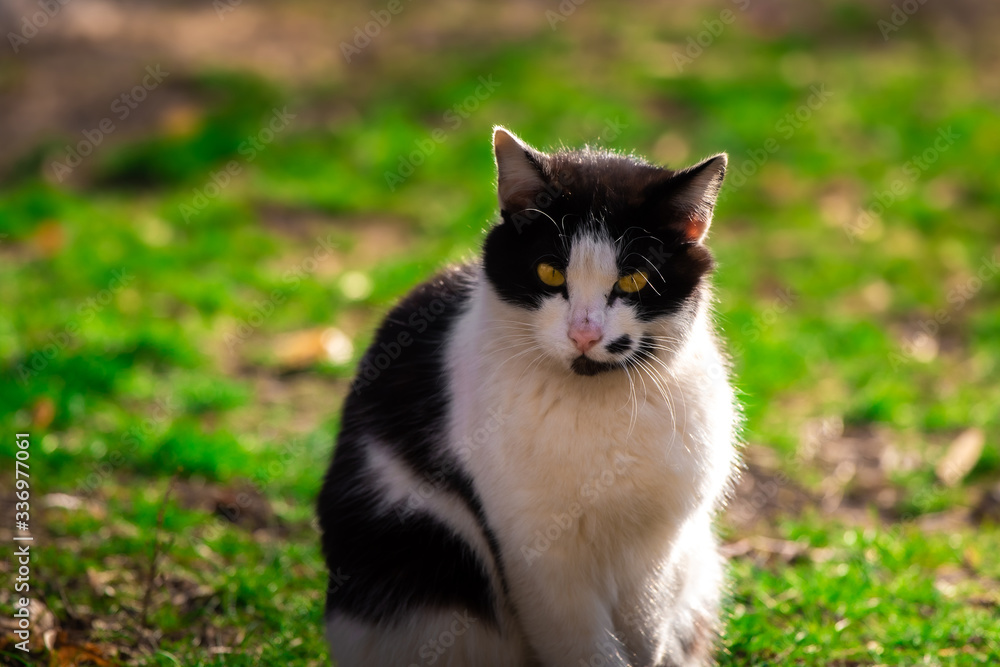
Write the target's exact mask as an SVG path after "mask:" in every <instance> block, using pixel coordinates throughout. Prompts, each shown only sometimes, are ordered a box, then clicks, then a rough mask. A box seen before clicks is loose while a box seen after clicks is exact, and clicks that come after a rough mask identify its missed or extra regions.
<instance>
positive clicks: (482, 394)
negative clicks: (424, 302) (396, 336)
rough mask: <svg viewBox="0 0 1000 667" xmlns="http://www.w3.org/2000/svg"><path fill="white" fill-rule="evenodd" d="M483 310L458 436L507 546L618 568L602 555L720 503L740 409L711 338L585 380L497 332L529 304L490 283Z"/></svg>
mask: <svg viewBox="0 0 1000 667" xmlns="http://www.w3.org/2000/svg"><path fill="white" fill-rule="evenodd" d="M473 303H474V304H475V305H473V306H472V309H471V310H470V311H469V312H467V313H466V314H465V315H464V316H463V318H462V320H461V321H460V324H459V326H458V327H457V331H456V333H455V336H454V338H453V340H452V346H451V350H452V354H453V356H452V357H451V359H450V360H449V367H450V372H451V386H452V387H453V391H454V394H453V396H452V420H451V425H450V432H451V439H450V440H451V443H452V444H453V446H455V447H456V448H457V450H458V454H459V456H460V457H461V458H462V460H463V462H464V464H465V465H466V466H467V467H468V469H469V471H470V472H471V473H472V476H473V478H474V479H475V480H476V486H477V488H478V490H479V492H480V493H481V494H482V496H483V501H484V504H485V506H486V509H487V513H488V514H489V515H490V518H491V520H493V521H495V522H496V523H497V526H496V528H497V529H498V530H499V531H500V532H501V533H505V534H503V535H502V538H501V542H505V541H506V542H508V543H510V542H511V541H512V544H513V545H516V546H517V547H518V549H517V551H519V552H520V555H521V556H522V557H525V558H528V559H530V558H531V555H530V554H534V553H535V552H534V551H532V549H533V548H534V547H535V546H536V545H538V544H547V547H546V552H549V551H550V550H551V552H552V554H559V557H561V558H573V557H574V555H573V554H574V552H577V551H581V550H582V551H583V552H591V553H592V555H593V556H595V557H598V558H599V559H600V560H606V559H608V558H611V559H612V560H613V555H612V554H611V553H603V554H602V553H594V552H595V551H596V552H607V551H609V550H610V551H617V550H621V549H626V550H627V549H629V548H632V547H633V546H637V545H636V544H635V543H636V542H642V541H648V540H658V541H659V540H663V539H666V538H669V536H670V535H671V534H673V533H674V532H676V531H677V530H679V528H680V527H681V526H682V524H683V523H684V521H685V520H686V518H687V517H688V516H689V515H691V514H693V513H695V512H697V511H698V510H699V509H705V510H710V509H711V508H712V507H713V506H714V505H715V504H716V503H717V502H718V500H719V495H720V494H721V493H722V492H723V490H724V487H725V484H726V480H727V479H728V477H729V471H730V468H731V464H732V460H733V458H734V449H733V446H732V438H733V421H734V412H733V403H732V392H731V390H730V389H729V386H728V384H727V383H726V382H725V374H724V372H723V363H722V360H721V357H720V356H719V355H718V352H717V351H716V350H715V347H714V344H713V343H712V339H711V337H710V336H709V334H708V332H707V331H705V332H703V333H695V334H693V335H692V336H691V337H690V340H689V342H688V344H687V346H686V347H685V348H684V349H683V350H682V351H681V352H680V353H677V354H675V355H674V357H673V358H672V359H670V360H669V361H666V362H664V363H663V365H661V366H656V367H653V366H652V365H651V366H650V367H649V368H648V369H646V370H638V369H635V368H633V369H632V370H631V371H630V372H629V373H625V372H609V373H603V374H601V375H598V376H594V377H582V376H577V375H574V374H573V373H572V372H571V371H570V370H568V369H566V368H565V367H564V366H560V364H559V363H558V361H553V360H548V359H546V358H544V356H542V355H543V352H542V350H541V349H539V350H533V349H531V346H530V344H527V343H525V344H523V345H511V344H510V340H511V337H510V336H508V335H503V333H502V332H503V331H505V329H504V327H491V326H489V323H491V322H496V321H498V320H503V321H505V322H507V323H508V324H507V325H506V326H516V324H515V323H513V322H512V318H515V317H517V316H518V309H514V308H509V307H506V306H505V305H504V304H502V303H500V302H499V301H498V300H497V299H496V298H495V297H494V296H492V295H491V294H490V292H489V290H488V289H487V288H481V289H480V294H478V295H477V298H476V299H473ZM653 371H655V375H653V374H652V373H653ZM539 536H541V538H540V537H539ZM503 538H507V539H506V540H505V539H503ZM507 547H508V550H509V547H510V544H508V545H507ZM521 547H525V548H521ZM536 551H537V549H536ZM526 554H527V555H526ZM581 557H584V555H583V554H581ZM515 558H516V557H515Z"/></svg>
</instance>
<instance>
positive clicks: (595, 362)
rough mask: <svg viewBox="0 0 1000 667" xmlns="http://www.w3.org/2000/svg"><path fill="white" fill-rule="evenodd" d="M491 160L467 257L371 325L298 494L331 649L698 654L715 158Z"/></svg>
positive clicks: (714, 376)
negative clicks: (335, 423)
mask: <svg viewBox="0 0 1000 667" xmlns="http://www.w3.org/2000/svg"><path fill="white" fill-rule="evenodd" d="M493 146H494V150H495V153H496V160H497V169H498V173H499V176H498V194H499V198H500V213H501V218H502V219H501V221H500V222H499V223H497V224H496V225H494V226H493V227H492V228H491V229H490V230H489V232H488V234H487V236H486V240H485V243H484V246H483V252H482V258H481V260H480V261H477V262H474V263H471V264H467V265H464V266H459V267H455V268H451V269H448V270H446V271H444V272H442V273H440V274H439V275H437V276H435V277H434V278H432V279H431V280H429V281H428V282H426V283H424V284H422V285H420V286H418V287H417V288H416V289H414V290H413V291H412V292H411V293H410V294H409V295H408V296H407V297H406V298H405V299H403V301H402V302H401V303H400V304H399V305H398V306H396V307H395V308H394V309H393V310H392V312H390V313H389V315H388V316H387V317H386V319H385V321H384V322H383V324H382V326H381V328H380V329H379V330H378V333H377V335H376V338H375V341H374V342H373V343H372V345H371V347H370V348H369V350H368V351H367V353H366V355H365V357H364V360H363V361H362V364H361V368H360V370H359V372H358V376H357V377H356V378H355V380H354V383H353V386H352V391H351V393H350V394H349V396H348V398H347V400H346V402H345V405H344V410H343V419H342V422H341V430H340V435H339V438H338V441H337V447H336V451H335V454H334V457H333V462H332V464H331V466H330V469H329V471H328V472H327V475H326V479H325V481H324V484H323V489H322V491H321V493H320V497H319V502H318V509H319V519H320V525H321V528H322V531H323V537H322V539H323V550H324V553H325V555H326V560H327V564H328V566H329V569H330V585H329V587H328V589H327V601H326V634H327V638H328V640H329V644H330V650H331V654H332V657H333V658H334V660H335V661H336V664H338V665H340V667H381V666H384V667H411V666H413V665H465V666H479V665H482V666H484V667H485V666H496V667H515V666H517V667H520V666H528V665H545V666H557V665H566V666H572V667H580V666H585V667H586V666H596V665H616V666H618V665H631V666H633V667H640V666H641V667H646V666H649V665H678V666H680V665H703V664H707V663H710V662H711V659H712V658H711V655H712V646H713V643H714V638H715V634H716V631H717V629H718V627H719V620H718V619H719V603H720V597H721V594H722V587H723V566H724V563H723V560H722V558H721V556H720V554H719V550H718V545H717V543H716V538H715V536H714V534H713V530H712V518H713V515H714V514H715V513H716V512H717V511H718V510H719V508H720V506H721V505H722V503H723V501H724V498H725V497H726V495H727V492H728V490H729V489H730V487H731V484H732V481H733V476H734V471H735V469H736V460H737V454H736V447H735V443H736V429H737V426H738V421H739V420H738V411H737V409H736V405H735V401H734V395H733V391H732V389H731V387H730V385H729V382H728V366H727V362H726V359H725V357H724V356H723V354H722V353H720V350H719V347H718V344H717V342H716V338H715V336H714V335H713V331H712V323H711V318H710V312H709V310H710V302H711V292H710V286H709V281H708V274H709V272H710V270H711V269H712V267H713V260H712V256H711V254H710V252H709V250H708V249H707V248H706V247H705V245H704V240H705V235H706V233H707V232H708V228H709V225H710V223H711V219H712V212H713V208H714V204H715V199H716V195H717V193H718V191H719V187H720V185H721V184H722V178H723V175H724V173H725V169H726V156H725V155H724V154H722V155H716V156H715V157H712V158H709V159H707V160H705V161H703V162H701V163H699V164H697V165H696V166H694V167H691V168H688V169H685V170H682V171H671V170H669V169H665V168H661V167H657V166H654V165H651V164H649V163H647V162H645V161H643V160H641V159H639V158H636V157H632V156H623V155H619V154H615V153H611V152H605V151H599V150H592V149H585V150H581V151H560V152H556V153H552V154H546V153H542V152H540V151H537V150H535V149H533V148H531V147H529V146H528V145H526V144H524V143H523V142H522V141H521V140H519V139H518V138H517V137H515V136H514V135H513V134H512V133H510V132H508V131H507V130H505V129H503V128H500V127H498V128H496V130H495V131H494V135H493Z"/></svg>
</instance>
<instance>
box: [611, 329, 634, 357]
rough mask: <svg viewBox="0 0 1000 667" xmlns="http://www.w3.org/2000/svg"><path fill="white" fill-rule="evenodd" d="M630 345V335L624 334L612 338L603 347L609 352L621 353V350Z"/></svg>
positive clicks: (626, 348)
mask: <svg viewBox="0 0 1000 667" xmlns="http://www.w3.org/2000/svg"><path fill="white" fill-rule="evenodd" d="M631 347H632V337H631V336H629V335H628V334H624V335H622V336H620V337H618V338H616V339H614V340H613V341H611V342H610V343H608V344H607V345H605V346H604V349H605V350H607V351H608V352H610V353H611V354H621V353H622V352H624V351H625V350H628V349H629V348H631Z"/></svg>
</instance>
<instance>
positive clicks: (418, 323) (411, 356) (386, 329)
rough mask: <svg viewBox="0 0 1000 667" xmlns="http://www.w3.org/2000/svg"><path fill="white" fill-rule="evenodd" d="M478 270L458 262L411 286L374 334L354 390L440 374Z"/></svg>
mask: <svg viewBox="0 0 1000 667" xmlns="http://www.w3.org/2000/svg"><path fill="white" fill-rule="evenodd" d="M480 273H481V271H480V267H479V265H478V264H476V263H466V264H457V265H453V266H449V267H447V268H445V269H443V270H442V271H440V272H438V273H437V274H435V275H434V276H433V277H431V278H430V279H428V280H426V281H424V282H422V283H420V284H419V285H417V286H416V287H414V288H413V289H412V290H410V292H409V293H408V294H406V295H405V296H404V297H403V298H402V299H401V300H400V301H399V302H398V303H397V304H396V305H395V306H394V307H393V308H392V309H391V310H390V311H389V312H388V314H386V316H385V318H384V319H383V321H382V324H381V325H380V326H379V328H378V330H377V331H376V332H375V337H374V339H373V340H372V343H371V345H370V346H369V347H368V350H367V351H366V352H365V354H364V357H363V358H362V359H361V363H360V365H359V369H358V374H357V376H356V378H355V382H354V389H355V391H356V392H357V391H360V390H364V389H367V388H371V387H373V385H376V384H381V383H384V382H385V381H387V380H389V379H390V378H391V377H393V376H403V377H405V378H408V379H409V380H410V381H413V380H417V379H419V378H417V377H414V374H415V373H419V375H421V376H423V375H426V374H428V373H431V374H434V375H436V374H438V373H439V372H440V369H438V368H436V367H437V366H438V365H439V364H440V363H441V359H440V353H441V352H442V346H443V345H444V342H445V340H446V338H447V335H448V332H449V331H450V330H451V328H452V325H453V324H454V322H455V320H456V319H457V318H458V316H459V315H460V313H461V312H462V309H463V307H464V306H465V304H467V303H468V301H469V298H470V297H471V295H472V292H473V290H474V289H475V286H476V284H477V283H478V281H479V280H480ZM432 367H435V368H432ZM401 379H402V378H399V377H397V380H400V381H401ZM425 379H426V380H431V378H425ZM433 380H434V381H440V378H433ZM394 384H395V383H394Z"/></svg>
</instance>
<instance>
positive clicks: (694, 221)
mask: <svg viewBox="0 0 1000 667" xmlns="http://www.w3.org/2000/svg"><path fill="white" fill-rule="evenodd" d="M704 233H705V223H704V221H703V220H702V219H701V218H699V217H698V216H691V217H690V218H688V220H687V224H686V225H685V226H684V236H686V237H687V240H688V241H700V240H701V237H702V235H703V234H704Z"/></svg>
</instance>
